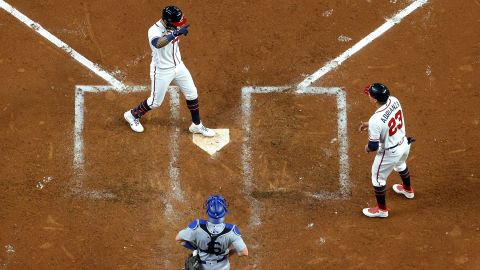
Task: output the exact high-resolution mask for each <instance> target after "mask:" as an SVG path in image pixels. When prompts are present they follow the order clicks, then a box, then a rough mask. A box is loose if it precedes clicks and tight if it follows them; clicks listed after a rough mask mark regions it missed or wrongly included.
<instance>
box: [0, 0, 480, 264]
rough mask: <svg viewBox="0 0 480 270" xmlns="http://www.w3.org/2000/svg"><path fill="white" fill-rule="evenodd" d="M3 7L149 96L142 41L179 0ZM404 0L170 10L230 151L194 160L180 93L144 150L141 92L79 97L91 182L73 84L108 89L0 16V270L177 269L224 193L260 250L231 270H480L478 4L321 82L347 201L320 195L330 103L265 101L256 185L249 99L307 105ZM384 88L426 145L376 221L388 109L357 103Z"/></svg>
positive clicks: (428, 15)
mask: <svg viewBox="0 0 480 270" xmlns="http://www.w3.org/2000/svg"><path fill="white" fill-rule="evenodd" d="M7 2H8V3H9V4H11V5H12V6H14V7H15V8H17V9H18V10H20V11H21V12H23V13H24V14H25V15H26V16H28V17H29V18H31V19H32V20H34V21H36V22H38V23H40V24H41V25H42V26H43V27H44V28H45V29H47V30H48V31H50V32H51V33H52V34H53V35H55V36H56V37H58V38H59V39H61V40H62V41H64V42H65V43H67V44H68V45H70V46H71V47H72V48H74V49H75V50H77V51H78V52H79V53H81V54H82V55H84V56H85V57H86V58H88V59H90V60H91V61H93V62H94V63H96V64H98V65H99V66H101V67H103V68H104V69H105V70H107V71H108V72H109V73H110V74H112V75H114V76H115V77H116V78H117V79H119V80H121V81H122V82H124V83H125V84H128V85H149V77H148V72H149V69H148V68H149V63H150V51H149V50H150V49H149V47H148V43H147V37H146V31H147V29H148V27H150V25H151V24H153V23H154V22H155V21H156V20H158V19H159V17H160V12H161V9H162V8H163V6H164V5H167V4H169V3H167V2H158V1H145V0H144V1H134V0H124V1H112V0H103V1H91V0H88V1H59V0H48V1H22V0H9V1H7ZM410 3H411V1H406V0H398V1H397V0H390V1H387V0H382V1H371V0H365V1H364V0H358V1H350V0H345V1H335V0H325V1H315V0H304V1H272V0H264V1H250V0H247V1H220V2H219V3H216V4H211V3H207V1H206V2H201V3H200V2H199V1H177V2H175V4H176V5H178V6H179V7H181V8H182V10H183V11H184V12H185V15H186V16H187V17H188V20H189V22H190V24H191V31H190V33H189V35H188V36H187V37H184V38H182V42H181V44H182V45H181V47H182V56H183V57H184V61H185V63H186V65H187V67H188V68H189V70H190V72H191V73H192V76H193V78H194V81H195V83H196V85H197V87H198V89H199V95H200V111H201V114H202V118H203V121H204V122H205V123H206V124H207V125H208V126H209V127H210V126H211V127H214V128H228V129H230V135H231V142H230V144H228V145H227V146H226V147H225V148H224V149H222V150H221V151H220V152H219V153H218V154H216V155H214V156H212V157H210V156H209V155H208V154H207V153H205V152H203V151H202V150H201V149H199V148H198V147H196V146H194V145H193V144H192V142H191V134H189V133H188V130H187V128H188V125H189V124H190V123H189V121H190V116H189V112H188V109H187V107H186V105H185V102H184V100H183V97H182V96H180V118H179V119H177V120H175V121H172V118H171V114H170V107H169V102H170V97H168V96H167V98H166V100H165V101H164V105H163V106H162V107H161V108H160V109H159V110H156V111H154V112H152V113H150V114H148V115H147V116H146V119H145V120H144V121H143V123H144V126H145V128H146V131H145V133H143V134H134V133H133V132H131V130H130V129H129V128H128V126H127V125H126V124H125V122H124V120H123V117H122V114H123V112H124V111H125V110H127V109H128V108H130V107H131V106H133V105H135V104H137V103H138V102H139V101H140V100H141V99H143V98H145V97H147V95H148V93H147V92H135V93H119V92H116V91H105V92H101V93H85V95H84V98H85V100H84V109H85V111H84V129H83V133H82V134H83V136H82V141H83V143H84V144H83V146H84V148H83V150H84V151H83V153H84V157H85V163H84V164H83V166H82V169H81V170H79V169H78V168H77V167H75V165H74V162H73V161H74V155H75V153H74V151H75V150H74V145H73V143H74V127H75V120H74V113H75V98H76V97H75V87H76V86H77V85H107V83H106V82H105V81H104V80H102V79H101V78H99V77H98V76H97V75H96V74H94V73H92V72H90V71H89V70H87V69H86V68H85V67H83V66H82V65H81V64H79V63H78V62H77V61H75V60H74V59H72V58H71V57H70V56H69V55H68V54H66V53H64V52H63V51H61V50H60V49H58V48H56V47H54V46H53V45H51V43H50V42H49V41H48V40H46V39H44V38H42V37H41V36H39V35H38V34H37V33H35V32H34V31H33V30H32V29H30V28H28V27H26V26H25V25H24V24H22V23H21V22H19V21H18V20H17V19H16V18H14V17H13V16H12V15H11V14H9V13H7V12H5V11H4V10H3V9H2V10H0V34H1V36H2V45H0V78H1V85H0V138H1V143H0V153H1V154H0V164H2V166H1V169H0V179H1V181H0V190H1V191H2V194H1V196H0V209H1V210H0V269H181V264H182V262H183V260H184V258H185V256H186V254H187V251H186V250H185V249H184V248H182V247H181V246H179V245H177V244H176V243H175V241H174V237H175V234H176V233H177V232H178V231H179V230H180V229H182V228H184V227H185V226H186V225H187V224H188V222H189V221H190V220H192V219H195V218H200V217H203V208H202V204H203V201H204V200H205V198H206V197H207V196H208V195H210V194H212V193H221V194H223V195H224V196H225V197H226V198H227V200H228V201H229V204H230V210H231V212H232V213H231V215H230V216H229V217H228V219H227V221H228V222H232V223H236V224H238V225H239V227H240V230H241V232H242V234H243V236H244V239H245V242H246V243H247V245H248V247H249V251H250V256H249V257H248V258H243V257H242V258H236V257H234V258H232V259H231V263H232V268H233V269H480V255H479V254H480V212H479V210H478V209H480V199H479V197H478V190H480V169H479V161H480V132H478V128H479V123H480V109H479V108H478V107H477V106H478V105H477V104H478V103H479V102H480V95H479V93H480V82H479V80H478V78H479V77H480V76H479V70H480V35H479V30H478V29H480V1H478V0H471V1H448V0H430V1H429V2H428V3H427V4H426V5H425V6H423V7H421V8H419V9H418V10H416V11H414V12H413V13H412V14H411V15H409V16H408V17H406V18H405V19H404V20H403V21H402V22H401V23H399V24H398V25H396V26H394V27H393V28H392V29H391V30H389V31H388V32H386V33H385V34H383V35H382V36H380V37H379V38H378V39H376V40H374V41H373V42H371V43H370V44H369V45H368V46H366V47H365V48H364V49H362V50H361V51H359V52H358V53H356V54H355V55H354V56H352V57H351V58H349V59H348V60H347V61H345V62H344V63H343V64H342V65H341V66H340V67H338V68H336V69H335V70H333V71H331V72H330V73H328V74H327V75H325V76H324V77H322V78H321V79H320V80H318V81H316V82H315V83H314V84H313V86H315V87H341V88H342V89H343V91H344V92H345V93H346V98H347V100H346V102H347V116H348V122H347V123H348V129H347V139H348V162H349V163H348V164H349V170H348V192H347V193H346V194H345V196H338V197H335V198H330V199H328V198H326V197H322V198H320V199H319V198H318V197H315V196H311V194H315V193H318V192H331V193H332V192H336V191H337V190H339V188H340V185H341V184H340V182H339V178H340V173H341V172H340V171H339V147H340V146H339V145H340V144H339V141H338V138H337V135H338V130H337V128H338V127H337V117H338V108H337V106H336V103H335V97H333V96H331V95H295V94H292V93H291V92H289V93H269V94H252V96H251V108H250V109H251V121H250V122H249V125H250V128H251V133H249V135H248V136H247V139H248V143H249V145H250V146H251V147H250V148H248V150H249V152H248V153H247V154H249V155H250V157H251V158H250V163H248V164H249V165H248V166H247V167H248V169H250V170H251V171H250V172H246V171H245V168H246V166H245V149H246V148H245V140H246V137H245V134H246V133H245V132H246V130H245V126H244V122H243V121H244V119H243V117H244V108H243V107H242V90H241V89H242V87H245V86H290V87H292V88H294V87H295V85H296V84H298V83H299V82H301V81H302V80H304V78H305V77H306V76H307V75H310V74H312V73H313V72H315V71H316V70H318V69H319V68H321V67H322V66H324V64H325V63H326V62H328V61H330V60H332V59H333V58H335V57H337V56H338V55H340V54H341V53H343V52H344V51H345V50H347V49H349V48H350V47H352V46H353V45H354V44H355V43H356V42H358V41H359V40H361V39H362V38H363V37H365V36H367V35H368V34H369V33H371V32H372V31H373V30H375V29H376V28H377V27H378V26H380V25H381V24H382V23H384V22H385V18H388V17H390V16H392V15H393V14H395V13H396V12H397V11H399V10H402V9H403V8H405V7H406V6H407V5H409V4H410ZM373 81H380V82H383V83H385V84H386V85H388V86H389V87H390V89H391V91H392V93H393V95H395V96H396V97H398V98H399V99H400V101H401V102H402V106H403V107H404V113H405V119H406V129H407V133H408V134H409V135H413V136H415V137H416V138H417V142H416V143H415V144H414V145H413V147H412V150H411V152H410V157H409V160H408V164H409V167H410V171H411V174H412V184H413V186H414V188H415V193H416V194H415V199H414V200H412V201H407V200H405V199H403V198H401V197H398V196H395V195H394V193H393V192H392V191H391V189H389V191H388V192H387V204H388V207H389V208H390V210H391V211H390V216H389V217H388V219H382V220H375V219H374V220H372V219H368V218H366V217H364V216H363V215H362V213H361V209H362V208H363V207H366V206H369V205H373V204H374V203H375V198H374V196H373V190H372V186H371V183H370V177H369V174H370V166H371V163H372V161H373V158H374V156H373V155H372V154H365V153H364V152H363V147H364V145H365V143H366V142H367V137H366V135H365V134H361V133H358V132H357V126H358V124H359V123H360V121H365V120H367V119H368V118H369V116H370V114H371V113H372V112H373V111H374V110H375V108H374V107H372V105H371V104H370V103H369V102H368V100H367V99H366V97H365V96H364V95H363V88H364V86H365V85H366V84H368V83H370V82H373ZM177 129H178V130H179V131H178V132H179V133H178V134H179V136H178V138H176V140H177V141H176V142H177V143H178V149H177V150H178V158H177V160H176V161H175V162H173V163H172V157H171V153H172V138H173V137H172V136H173V135H172V134H176V133H175V132H176V131H177ZM175 172H178V180H179V186H178V187H176V188H175V190H173V186H172V185H173V184H172V181H171V179H172V173H175ZM246 175H247V176H251V179H249V178H248V177H246ZM245 179H248V180H251V183H250V184H251V186H247V184H246V182H245V181H246V180H245ZM398 181H400V179H399V177H398V176H397V175H395V174H392V175H391V176H390V178H389V181H388V187H389V188H390V187H391V185H392V184H393V183H397V182H398ZM252 217H255V218H256V220H253V218H252ZM252 221H253V222H252Z"/></svg>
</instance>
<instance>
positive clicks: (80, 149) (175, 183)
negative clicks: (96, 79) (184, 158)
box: [73, 85, 184, 201]
mask: <svg viewBox="0 0 480 270" xmlns="http://www.w3.org/2000/svg"><path fill="white" fill-rule="evenodd" d="M147 90H148V87H146V86H130V87H126V88H122V89H119V88H117V87H114V86H109V85H100V86H95V85H77V86H76V87H75V113H74V114H75V120H74V136H73V137H74V141H73V154H74V155H73V167H74V172H75V175H80V174H83V173H84V165H85V154H84V143H83V129H84V122H85V121H84V118H85V93H100V92H105V91H116V92H119V93H121V94H126V93H132V92H141V91H147ZM167 92H168V93H169V94H170V115H171V116H170V118H171V119H172V121H173V123H177V122H178V120H179V115H180V109H179V107H180V101H179V88H178V87H177V86H171V87H169V91H167ZM126 128H127V127H126ZM125 132H132V131H130V130H129V129H128V130H127V129H126V130H125ZM179 136H180V129H179V128H178V127H176V128H175V129H174V131H173V132H172V133H171V135H170V144H169V151H170V163H169V176H170V181H171V188H172V190H173V195H174V197H175V198H176V199H177V200H179V201H183V198H184V196H183V192H182V189H181V188H180V172H179V171H178V168H177V166H176V163H177V160H178V153H179V150H178V149H179V145H178V137H179Z"/></svg>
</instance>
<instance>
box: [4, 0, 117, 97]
mask: <svg viewBox="0 0 480 270" xmlns="http://www.w3.org/2000/svg"><path fill="white" fill-rule="evenodd" d="M0 7H1V8H2V9H4V10H5V11H6V12H8V13H9V14H11V15H12V16H14V17H15V18H17V19H18V20H19V21H21V22H22V23H24V24H25V25H26V26H28V27H29V28H31V29H33V30H34V31H35V32H37V33H38V34H39V35H41V36H42V37H44V38H46V39H47V40H48V41H50V42H51V43H53V44H54V45H55V46H57V47H58V48H60V49H62V50H63V51H64V52H66V53H67V54H68V55H70V56H71V57H72V58H73V59H75V60H77V61H78V62H79V63H80V64H82V65H84V66H85V67H86V68H88V69H89V70H90V71H92V72H93V73H95V74H97V75H98V76H100V77H101V78H102V79H104V80H105V81H107V82H108V83H109V84H111V85H112V86H113V87H115V88H116V89H124V88H126V86H125V85H124V84H123V83H122V82H120V81H119V80H117V79H115V78H114V77H113V76H112V75H111V74H110V73H108V72H107V71H105V70H104V69H102V68H101V67H100V66H99V65H98V64H95V63H93V62H92V61H90V60H88V59H87V58H85V57H84V56H83V55H81V54H80V53H78V52H77V51H76V50H74V49H73V48H72V47H70V46H69V45H67V44H66V43H65V42H63V41H61V40H60V39H58V38H57V37H56V36H54V35H52V34H51V33H50V32H48V31H47V30H46V29H45V28H43V27H42V26H41V25H40V24H39V23H36V22H34V21H32V20H31V19H30V18H28V17H27V16H25V15H24V14H23V13H21V12H20V11H19V10H17V9H16V8H14V7H13V6H11V5H10V4H8V3H7V2H5V1H3V0H0Z"/></svg>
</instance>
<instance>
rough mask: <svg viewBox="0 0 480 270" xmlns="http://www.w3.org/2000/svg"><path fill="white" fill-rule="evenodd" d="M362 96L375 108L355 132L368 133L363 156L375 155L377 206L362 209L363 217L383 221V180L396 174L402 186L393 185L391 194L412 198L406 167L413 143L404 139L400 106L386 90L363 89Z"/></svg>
mask: <svg viewBox="0 0 480 270" xmlns="http://www.w3.org/2000/svg"><path fill="white" fill-rule="evenodd" d="M365 94H366V95H367V96H368V97H369V98H370V99H371V100H372V101H374V103H375V104H376V106H377V109H376V111H375V112H374V113H373V115H372V116H371V117H370V119H369V120H368V122H361V124H360V127H359V131H365V130H368V144H367V145H365V152H367V153H369V152H374V151H376V152H377V153H376V155H375V159H374V161H373V165H372V170H371V173H372V176H371V180H372V184H373V188H374V189H375V197H376V199H377V205H376V206H374V207H370V208H365V209H363V214H365V215H366V216H367V217H380V218H385V217H388V208H387V203H386V198H385V194H386V184H387V177H388V176H389V175H390V173H391V172H392V170H395V171H396V172H398V173H399V175H400V178H401V179H402V184H395V185H393V187H392V188H393V191H395V192H396V193H398V194H401V195H403V196H405V197H406V198H408V199H413V197H414V193H413V188H412V185H411V183H410V173H409V171H408V167H407V163H406V160H407V157H408V154H409V152H410V143H411V142H413V141H414V139H413V138H411V137H408V138H407V137H406V131H405V117H404V115H403V108H402V105H401V104H400V101H399V100H398V99H397V98H396V97H394V96H391V95H390V90H389V89H388V87H387V86H385V85H384V84H381V83H373V84H370V85H368V86H367V87H366V88H365Z"/></svg>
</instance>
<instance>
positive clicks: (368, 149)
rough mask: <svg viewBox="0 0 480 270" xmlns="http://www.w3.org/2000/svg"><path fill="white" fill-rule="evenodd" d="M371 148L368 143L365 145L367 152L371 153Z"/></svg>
mask: <svg viewBox="0 0 480 270" xmlns="http://www.w3.org/2000/svg"><path fill="white" fill-rule="evenodd" d="M370 152H371V151H370V148H368V144H366V145H365V153H370Z"/></svg>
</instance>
